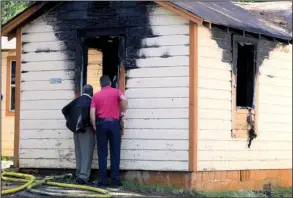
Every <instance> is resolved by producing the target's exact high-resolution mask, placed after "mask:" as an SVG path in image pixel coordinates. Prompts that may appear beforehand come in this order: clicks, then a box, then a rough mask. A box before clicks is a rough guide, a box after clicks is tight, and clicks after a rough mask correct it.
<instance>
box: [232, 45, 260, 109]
mask: <svg viewBox="0 0 293 198" xmlns="http://www.w3.org/2000/svg"><path fill="white" fill-rule="evenodd" d="M237 52H238V53H237V67H236V68H237V92H236V97H237V100H236V101H237V102H236V106H237V107H250V108H253V100H254V91H255V90H254V84H255V74H256V68H255V45H252V44H246V43H239V42H238V44H237Z"/></svg>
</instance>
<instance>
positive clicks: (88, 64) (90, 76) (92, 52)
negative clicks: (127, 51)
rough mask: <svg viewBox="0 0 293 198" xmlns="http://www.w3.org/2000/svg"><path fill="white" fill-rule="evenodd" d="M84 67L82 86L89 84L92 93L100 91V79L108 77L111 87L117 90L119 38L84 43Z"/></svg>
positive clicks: (102, 37) (96, 39) (90, 39)
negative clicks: (103, 76)
mask: <svg viewBox="0 0 293 198" xmlns="http://www.w3.org/2000/svg"><path fill="white" fill-rule="evenodd" d="M84 44H85V51H84V53H85V54H84V64H83V65H84V67H83V71H82V73H83V78H82V79H83V80H82V81H83V82H82V84H83V85H85V84H90V85H92V86H93V88H94V92H97V91H99V90H100V83H99V80H100V77H101V76H102V75H108V76H109V77H110V79H111V81H112V87H114V88H118V79H119V65H120V60H119V57H120V56H119V37H110V36H100V37H92V38H87V39H85V41H84Z"/></svg>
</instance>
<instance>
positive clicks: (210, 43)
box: [198, 37, 230, 49]
mask: <svg viewBox="0 0 293 198" xmlns="http://www.w3.org/2000/svg"><path fill="white" fill-rule="evenodd" d="M218 42H221V43H222V44H223V47H226V48H224V49H229V47H230V46H229V45H230V41H229V40H227V39H225V38H221V39H220V38H213V39H211V38H207V37H204V38H200V39H198V46H199V47H209V48H213V49H221V48H220V47H219V46H218ZM224 44H225V45H224Z"/></svg>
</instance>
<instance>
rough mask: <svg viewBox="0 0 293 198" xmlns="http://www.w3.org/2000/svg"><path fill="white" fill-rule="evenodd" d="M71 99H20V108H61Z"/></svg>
mask: <svg viewBox="0 0 293 198" xmlns="http://www.w3.org/2000/svg"><path fill="white" fill-rule="evenodd" d="M71 101H72V100H37V101H21V105H20V110H21V111H23V110H47V109H49V110H54V109H55V110H61V109H62V108H63V107H64V106H65V105H67V104H68V103H69V102H71ZM20 114H21V113H20Z"/></svg>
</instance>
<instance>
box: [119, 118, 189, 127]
mask: <svg viewBox="0 0 293 198" xmlns="http://www.w3.org/2000/svg"><path fill="white" fill-rule="evenodd" d="M188 126H189V124H188V119H127V120H125V124H124V127H125V128H126V129H188Z"/></svg>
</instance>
